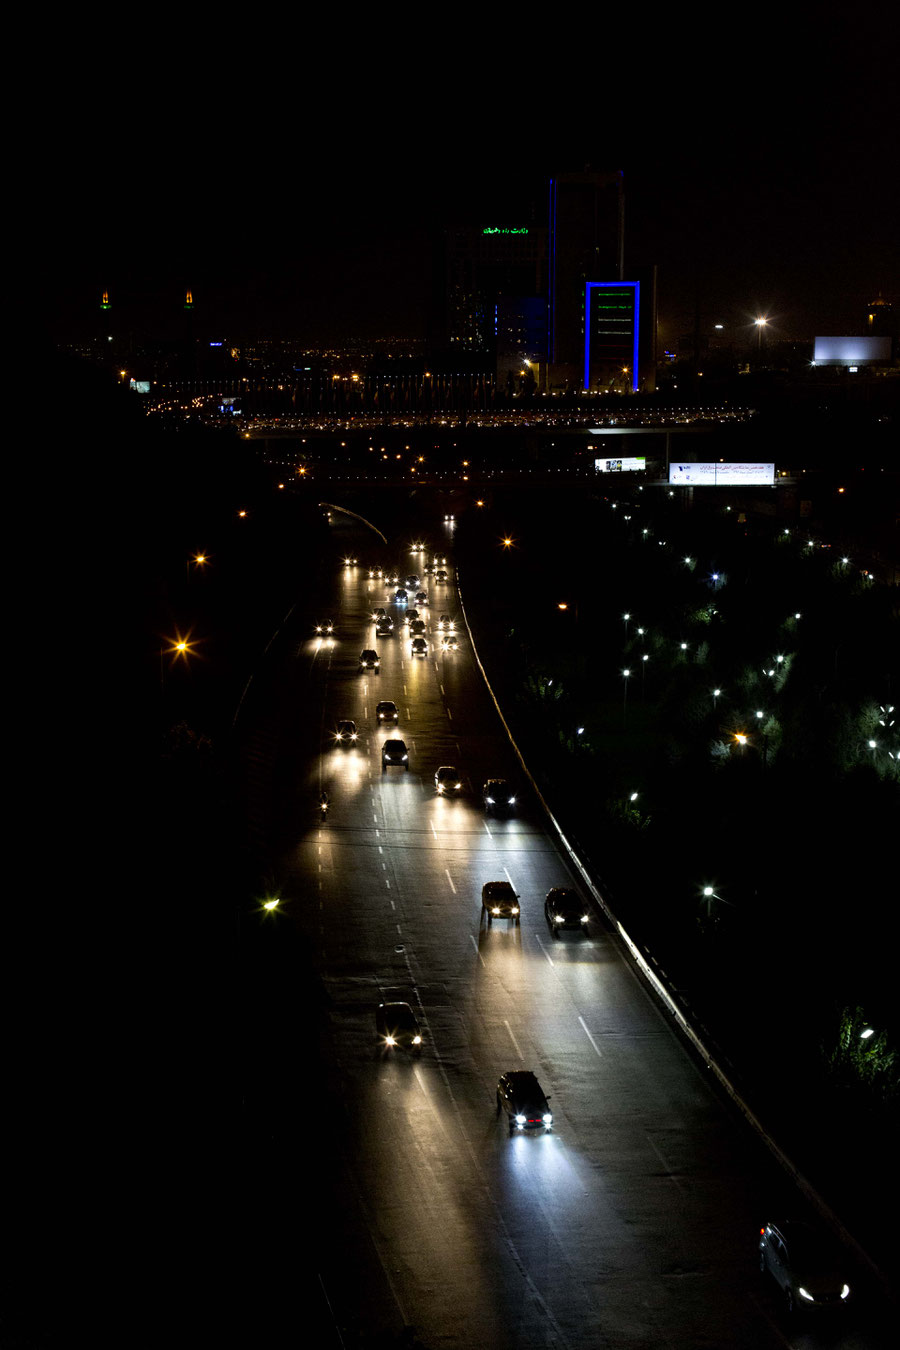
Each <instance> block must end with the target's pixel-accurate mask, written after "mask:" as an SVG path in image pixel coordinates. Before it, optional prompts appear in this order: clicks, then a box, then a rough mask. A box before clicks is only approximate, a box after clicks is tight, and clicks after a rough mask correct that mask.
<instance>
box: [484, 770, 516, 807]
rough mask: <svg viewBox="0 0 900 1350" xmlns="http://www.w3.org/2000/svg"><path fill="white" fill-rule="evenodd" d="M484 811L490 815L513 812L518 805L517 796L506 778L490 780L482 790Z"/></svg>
mask: <svg viewBox="0 0 900 1350" xmlns="http://www.w3.org/2000/svg"><path fill="white" fill-rule="evenodd" d="M481 800H482V801H483V802H484V809H485V811H486V812H487V813H488V815H490V814H491V813H493V814H494V815H495V816H496V815H500V814H502V812H504V811H511V810H512V809H513V807H514V806H515V804H516V794H515V792H514V791H513V789H512V785H511V784H510V783H509V782H507V780H506V779H505V778H489V779H488V780H487V782H486V783H485V785H484V787H483V788H482V789H481Z"/></svg>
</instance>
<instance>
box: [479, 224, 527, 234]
mask: <svg viewBox="0 0 900 1350" xmlns="http://www.w3.org/2000/svg"><path fill="white" fill-rule="evenodd" d="M481 233H482V234H527V233H528V226H527V225H485V226H483V228H482V231H481Z"/></svg>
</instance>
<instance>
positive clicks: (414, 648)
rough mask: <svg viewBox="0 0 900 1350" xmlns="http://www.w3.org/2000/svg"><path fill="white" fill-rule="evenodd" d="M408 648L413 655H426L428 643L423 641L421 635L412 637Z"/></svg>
mask: <svg viewBox="0 0 900 1350" xmlns="http://www.w3.org/2000/svg"><path fill="white" fill-rule="evenodd" d="M409 649H410V652H411V654H412V655H413V656H427V655H428V643H427V642H426V641H425V639H424V638H423V637H414V638H413V640H412V642H411V643H410V644H409Z"/></svg>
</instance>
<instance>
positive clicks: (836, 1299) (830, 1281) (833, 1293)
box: [759, 1219, 850, 1313]
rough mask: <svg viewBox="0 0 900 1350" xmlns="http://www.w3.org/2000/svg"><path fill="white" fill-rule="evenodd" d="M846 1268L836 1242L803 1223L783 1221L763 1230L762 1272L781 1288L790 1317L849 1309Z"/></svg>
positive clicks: (760, 1231)
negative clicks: (847, 1307) (805, 1313)
mask: <svg viewBox="0 0 900 1350" xmlns="http://www.w3.org/2000/svg"><path fill="white" fill-rule="evenodd" d="M845 1266H846V1258H845V1257H844V1256H843V1255H842V1253H841V1250H840V1248H839V1247H838V1246H837V1244H836V1243H835V1242H834V1241H833V1239H832V1238H831V1237H830V1236H828V1235H826V1234H825V1233H823V1232H822V1231H821V1229H819V1228H814V1227H813V1225H812V1224H810V1223H806V1222H804V1221H803V1220H797V1219H785V1220H779V1221H778V1222H777V1223H767V1224H766V1225H765V1226H764V1227H763V1228H761V1229H760V1230H759V1268H760V1271H761V1272H762V1273H763V1274H764V1275H766V1274H768V1275H771V1277H772V1279H773V1280H774V1281H775V1283H776V1284H777V1285H778V1287H779V1289H780V1290H781V1292H782V1295H783V1297H784V1301H785V1306H786V1309H787V1311H788V1313H795V1312H824V1311H827V1310H829V1309H838V1308H844V1307H846V1306H847V1302H848V1300H849V1298H850V1285H849V1283H848V1282H847V1271H846V1269H845Z"/></svg>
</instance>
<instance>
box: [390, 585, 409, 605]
mask: <svg viewBox="0 0 900 1350" xmlns="http://www.w3.org/2000/svg"><path fill="white" fill-rule="evenodd" d="M394 599H395V600H396V601H397V603H398V604H400V605H403V604H405V603H406V601H407V600H408V599H409V592H408V591H407V590H406V588H405V587H404V586H398V587H397V589H396V591H395V592H394Z"/></svg>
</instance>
